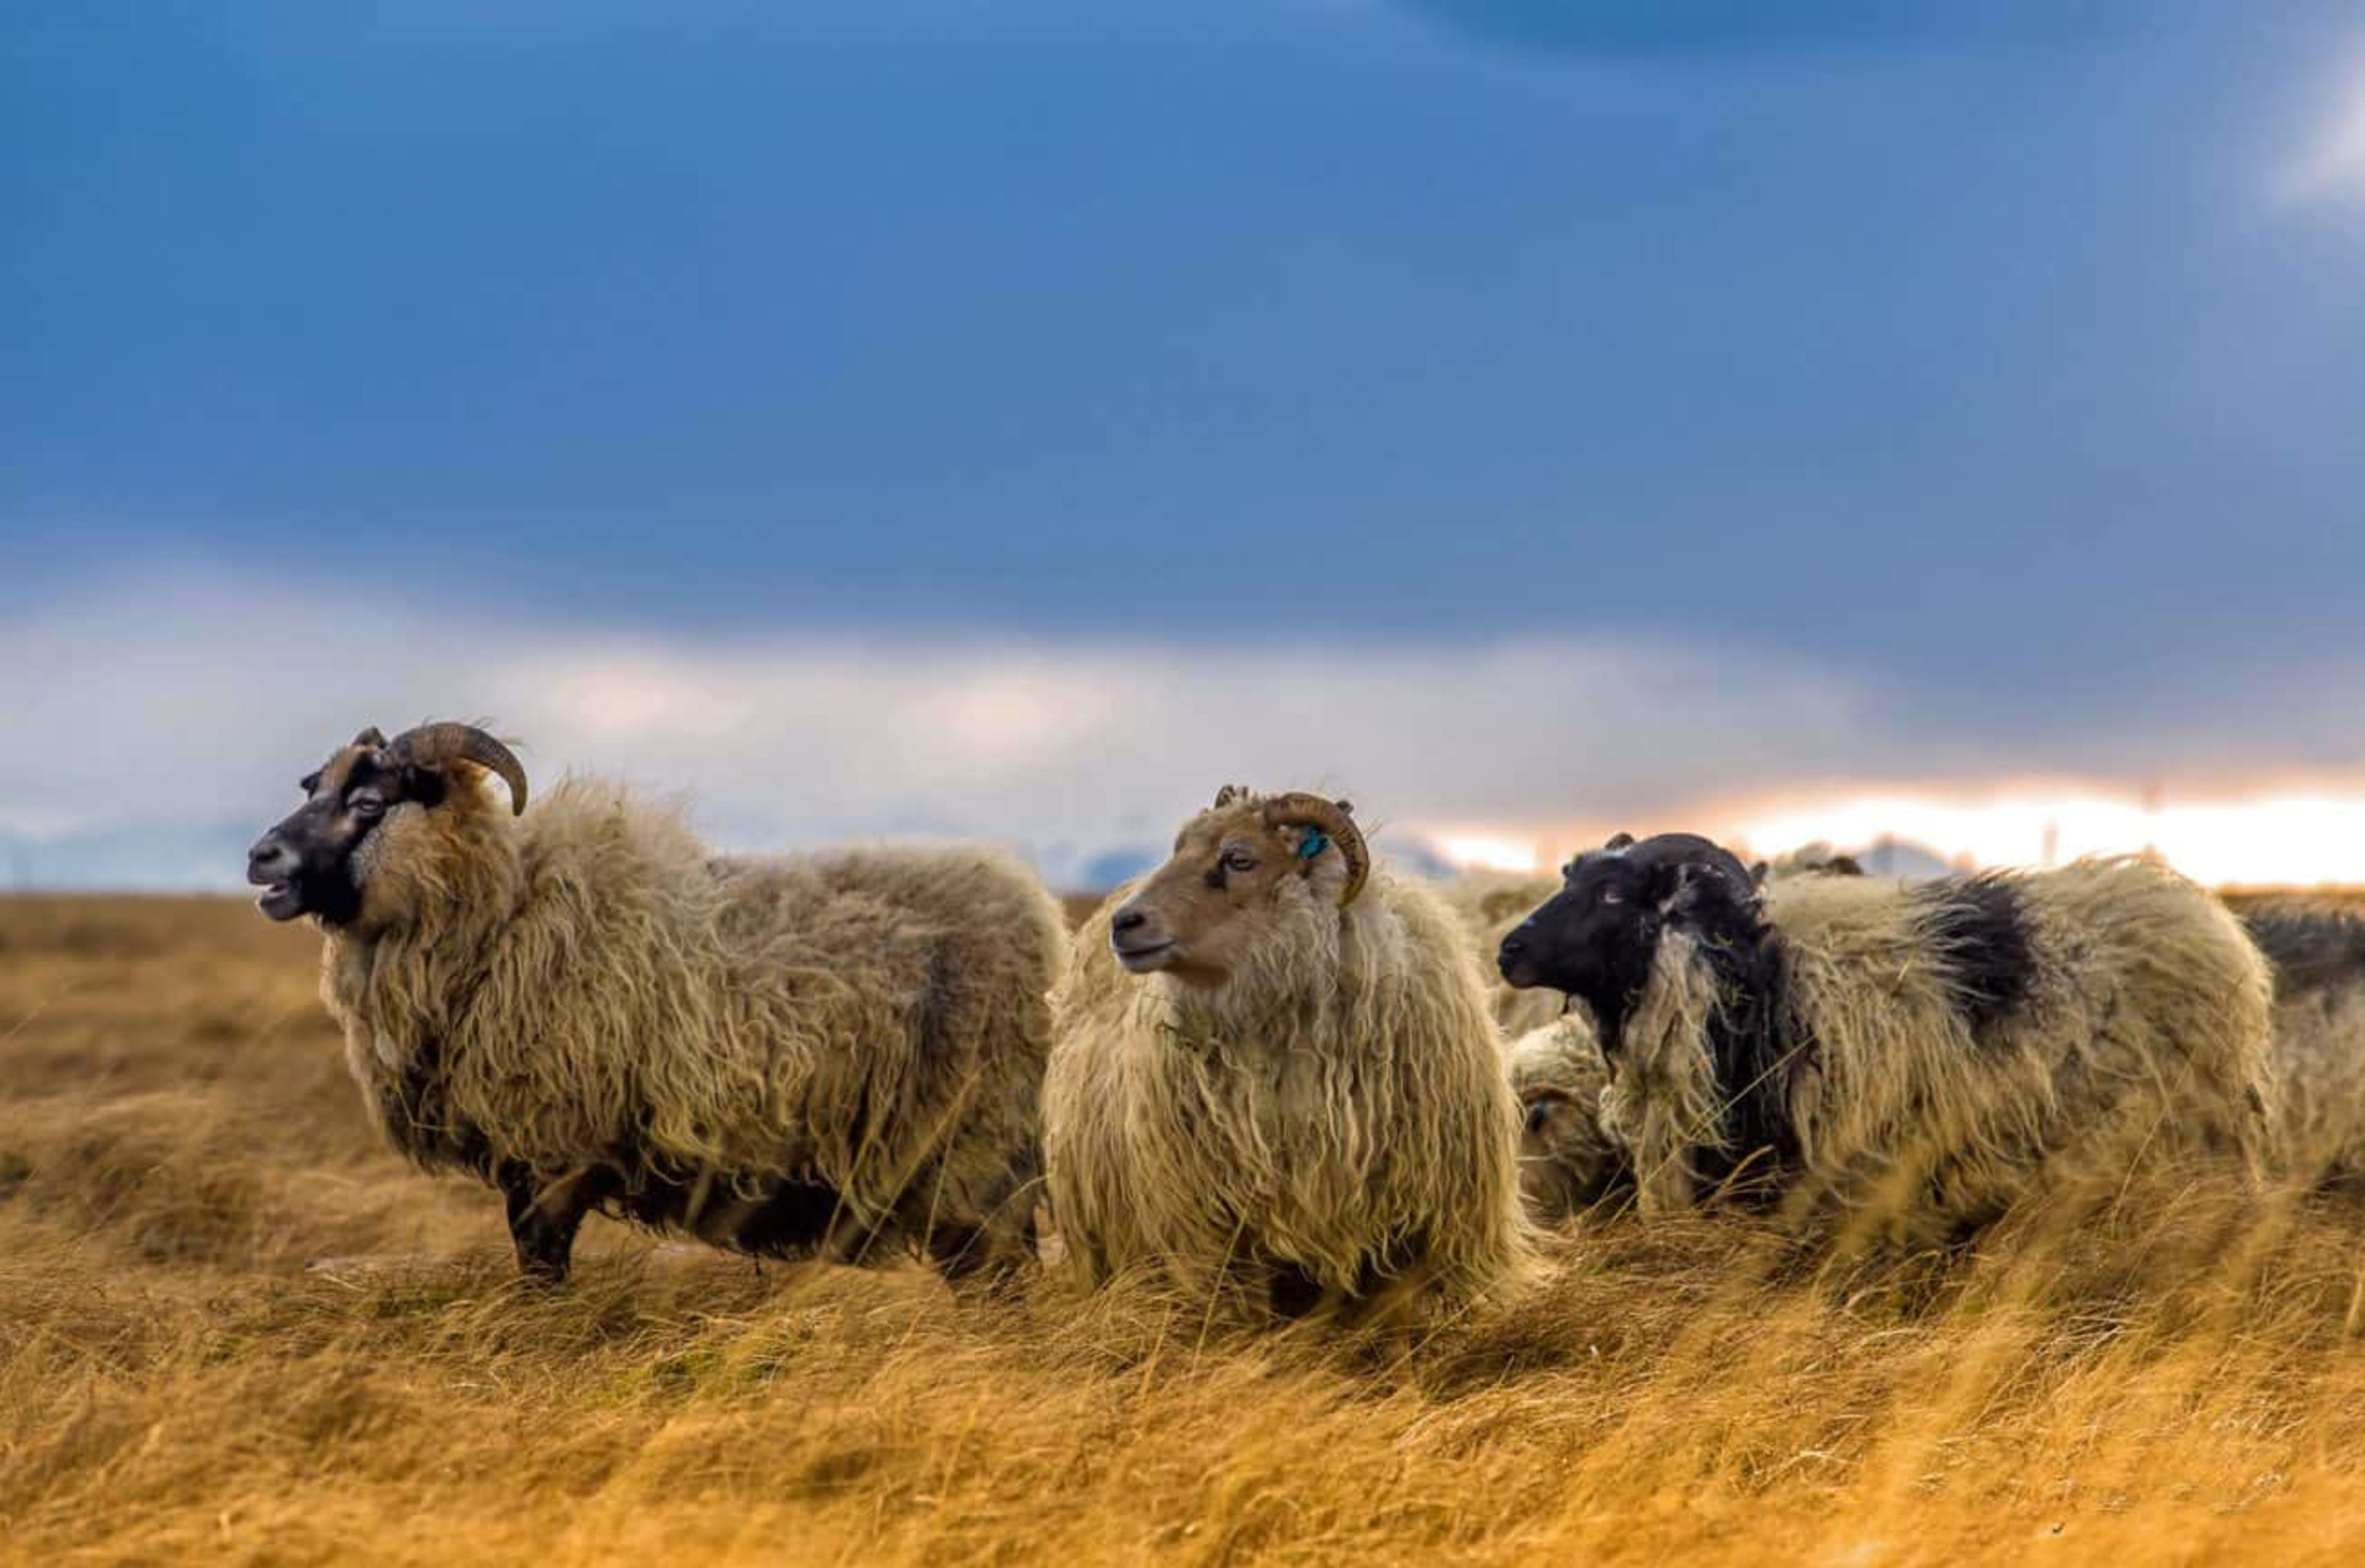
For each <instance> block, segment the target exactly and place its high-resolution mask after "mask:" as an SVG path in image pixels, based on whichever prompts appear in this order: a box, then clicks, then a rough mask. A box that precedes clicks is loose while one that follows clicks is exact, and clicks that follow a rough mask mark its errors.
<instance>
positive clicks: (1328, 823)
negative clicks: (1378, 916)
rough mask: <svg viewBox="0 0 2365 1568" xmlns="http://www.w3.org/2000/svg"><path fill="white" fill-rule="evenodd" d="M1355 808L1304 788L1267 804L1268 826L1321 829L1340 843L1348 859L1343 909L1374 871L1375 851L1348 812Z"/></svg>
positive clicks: (1352, 900)
mask: <svg viewBox="0 0 2365 1568" xmlns="http://www.w3.org/2000/svg"><path fill="white" fill-rule="evenodd" d="M1353 809H1354V808H1353V807H1351V806H1350V805H1348V803H1347V802H1346V801H1326V800H1324V799H1323V798H1322V797H1321V796H1319V795H1316V794H1310V793H1307V792H1306V791H1303V790H1301V791H1298V792H1296V793H1294V794H1288V795H1275V796H1274V797H1273V798H1272V800H1270V801H1266V802H1265V803H1264V822H1265V825H1266V826H1267V827H1312V828H1319V829H1321V830H1322V832H1324V833H1325V834H1328V835H1329V837H1330V840H1331V842H1332V843H1334V844H1336V845H1338V846H1339V856H1340V857H1342V858H1343V859H1345V861H1346V862H1347V886H1346V887H1345V889H1344V890H1341V891H1340V892H1339V908H1340V909H1344V908H1346V907H1347V906H1348V905H1349V904H1351V903H1353V902H1355V895H1356V894H1357V893H1360V892H1362V890H1363V882H1364V879H1366V878H1368V877H1370V875H1371V874H1372V852H1371V851H1370V850H1369V849H1367V848H1365V847H1364V845H1363V831H1362V829H1361V828H1359V827H1357V826H1356V825H1355V819H1354V818H1353V817H1352V816H1351V815H1350V814H1349V813H1350V812H1351V811H1352V810H1353Z"/></svg>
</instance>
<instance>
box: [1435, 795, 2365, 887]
mask: <svg viewBox="0 0 2365 1568" xmlns="http://www.w3.org/2000/svg"><path fill="white" fill-rule="evenodd" d="M1674 825H1676V824H1671V823H1663V824H1658V828H1659V830H1660V831H1665V830H1666V829H1668V828H1670V827H1672V826H1674ZM1686 825H1689V826H1691V827H1693V828H1694V829H1695V830H1696V831H1698V832H1702V833H1705V834H1708V835H1709V836H1710V837H1712V838H1715V839H1717V840H1718V841H1719V842H1721V843H1724V844H1727V845H1729V846H1732V847H1733V848H1734V849H1735V850H1737V851H1744V852H1746V853H1747V854H1748V855H1751V856H1775V855H1780V854H1783V853H1786V852H1788V851H1789V850H1793V849H1796V848H1799V847H1800V846H1804V845H1808V844H1813V843H1816V842H1818V841H1820V842H1822V843H1825V844H1828V845H1830V846H1833V848H1835V849H1840V850H1846V851H1862V850H1865V849H1867V848H1870V847H1872V846H1875V845H1877V844H1878V843H1879V842H1880V841H1881V840H1883V839H1896V840H1898V841H1900V843H1905V844H1910V845H1914V846H1920V847H1922V848H1924V849H1928V850H1930V851H1931V852H1932V853H1933V854H1935V855H1936V856H1938V857H1939V858H1941V859H1943V860H1945V861H1947V862H1949V863H1950V864H1964V863H1967V864H1970V865H1974V866H2024V867H2042V866H2046V865H2048V864H2050V865H2062V864H2066V863H2068V861H2071V860H2074V859H2077V858H2078V857H2080V856H2088V855H2133V854H2138V853H2141V852H2143V851H2145V850H2153V851H2156V852H2158V854H2159V855H2161V856H2163V857H2165V858H2166V859H2167V860H2168V862H2169V864H2170V865H2172V866H2174V867H2175V868H2177V869H2178V870H2180V871H2182V872H2183V873H2184V874H2185V875H2186V876H2189V877H2191V878H2192V879H2194V880H2195V881H2199V882H2203V883H2207V884H2209V885H2212V886H2229V885H2248V886H2284V887H2314V886H2317V885H2321V884H2340V885H2348V886H2357V885H2365V794H2355V795H2344V794H2337V793H2332V792H2329V791H2315V792H2296V791H2295V792H2292V793H2279V794H2273V795H2261V796H2256V797H2252V798H2249V799H2237V800H2225V801H2195V802H2191V803H2189V804H2166V805H2163V806H2161V807H2160V808H2158V810H2146V809H2145V807H2144V805H2143V803H2142V802H2141V801H2140V800H2138V799H2136V798H2135V797H2132V796H2121V795H2112V794H2108V793H2105V792H2103V791H2102V790H2082V791H2064V792H2062V793H2059V794H2044V793H2035V792H2027V793H2014V794H2009V795H1999V796H1991V797H1983V798H1947V797H1944V796H1937V795H1911V794H1905V793H1901V792H1885V793H1881V794H1875V795H1858V796H1846V797H1841V798H1837V799H1833V800H1831V801H1823V802H1820V803H1806V804H1800V803H1786V804H1784V805H1782V806H1780V807H1778V808H1775V809H1771V810H1765V809H1758V810H1754V811H1753V810H1750V809H1746V808H1744V809H1742V810H1738V811H1732V810H1726V811H1713V810H1712V811H1707V812H1702V813H1701V814H1700V815H1699V817H1698V819H1697V821H1696V822H1695V823H1690V824H1686ZM1637 831H1642V829H1639V828H1638V830H1637ZM1598 836H1599V835H1597V834H1581V835H1577V836H1576V838H1575V843H1579V844H1582V843H1589V842H1593V841H1595V840H1596V839H1597V837H1598ZM1431 842H1432V843H1433V844H1435V846H1437V849H1438V851H1439V853H1440V854H1441V855H1443V856H1444V857H1446V858H1447V859H1449V860H1452V862H1453V863H1454V864H1455V865H1456V866H1458V867H1460V868H1463V870H1468V871H1513V872H1522V873H1529V872H1534V871H1537V870H1539V869H1541V868H1542V867H1543V866H1544V865H1545V864H1546V863H1547V862H1548V861H1549V860H1551V859H1553V858H1556V856H1555V855H1552V854H1548V853H1546V847H1547V846H1543V845H1540V844H1538V843H1536V842H1535V841H1533V840H1531V839H1527V838H1522V837H1519V835H1518V834H1514V833H1511V832H1508V831H1504V830H1494V831H1481V830H1476V829H1472V830H1467V831H1454V832H1440V833H1438V834H1434V835H1433V837H1432V839H1431Z"/></svg>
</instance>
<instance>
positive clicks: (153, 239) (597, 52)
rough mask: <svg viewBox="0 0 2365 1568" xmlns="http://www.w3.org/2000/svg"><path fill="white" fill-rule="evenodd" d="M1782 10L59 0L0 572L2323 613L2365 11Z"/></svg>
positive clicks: (1313, 615)
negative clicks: (2338, 173)
mask: <svg viewBox="0 0 2365 1568" xmlns="http://www.w3.org/2000/svg"><path fill="white" fill-rule="evenodd" d="M1767 9H1768V8H1767V7H1765V6H1756V5H1752V4H1744V3H1743V0H1656V3H1651V4H1645V3H1644V0H1602V3H1600V4H1595V5H1583V4H1575V3H1571V4H1567V5H1561V6H1552V5H1543V4H1519V3H1517V0H1509V3H1505V0H1407V3H1405V4H1401V5H1388V4H1381V3H1377V0H1372V3H1363V4H1357V3H1352V0H1328V3H1325V0H1256V3H1250V0H1192V3H1190V4H1188V5H1181V4H1176V5H1153V4H1149V3H1148V0H1142V3H1138V4H1127V5H1124V6H1111V5H1107V4H1104V3H1099V0H1093V3H1085V0H1075V3H1031V0H1010V3H1002V4H994V5H983V4H950V3H947V4H936V5H921V4H904V3H878V0H871V3H866V4H865V5H862V6H843V7H827V8H824V7H820V6H759V5H755V4H744V5H743V4H690V5H675V6H665V7H657V6H645V7H640V6H622V5H613V4H588V5H571V6H559V5H555V4H551V5H521V6H506V7H483V6H474V5H463V4H458V3H456V0H450V3H428V4H413V5H407V6H394V7H384V8H380V9H379V10H378V11H377V13H376V14H375V16H374V17H371V18H370V19H369V20H367V21H365V22H364V21H361V20H357V19H356V18H355V17H354V15H353V13H351V12H348V11H346V10H345V9H343V8H341V7H323V6H314V5H309V4H289V5H253V4H249V5H235V4H232V5H224V6H113V5H90V6H51V7H42V8H40V9H39V12H37V13H30V14H27V15H22V16H18V17H13V18H12V20H11V23H10V26H9V28H8V29H7V31H6V37H5V39H0V59H5V62H6V63H5V67H0V71H5V74H0V132H5V136H6V144H7V145H8V146H9V147H10V148H12V149H13V150H15V151H14V153H13V155H12V156H11V157H10V158H9V159H8V160H7V161H6V167H5V170H0V210H5V211H6V213H7V214H8V215H9V218H8V223H7V233H6V240H5V241H0V343H6V345H7V347H6V351H5V357H0V537H6V539H8V540H9V541H10V542H11V543H10V545H9V547H8V550H7V554H8V555H9V557H11V558H12V560H13V561H14V562H15V563H16V564H17V566H18V567H19V568H20V569H18V570H17V571H15V572H13V573H12V574H10V575H11V576H12V577H13V578H14V583H13V586H12V587H10V588H0V598H5V599H6V600H8V601H10V602H15V603H19V604H21V603H22V602H24V600H25V599H28V598H29V597H39V596H42V595H47V594H53V593H61V592H64V591H67V589H68V588H70V587H71V586H72V585H74V584H77V583H81V582H85V581H87V580H89V579H90V578H92V577H94V576H96V575H104V574H106V573H107V572H109V571H113V570H116V569H118V568H119V567H120V566H122V565H123V564H124V563H126V562H132V563H141V564H153V563H163V564H167V565H171V564H193V565H196V566H204V567H207V568H208V569H219V570H220V571H222V572H227V573H230V574H232V575H233V576H235V577H240V578H241V579H243V580H245V581H247V582H248V583H250V584H251V585H253V586H254V588H256V590H257V591H258V592H259V593H261V594H263V596H265V597H266V599H267V595H268V593H269V592H270V591H271V589H270V588H269V587H268V585H269V584H271V583H273V582H275V581H283V582H289V583H293V584H296V585H298V586H299V587H300V585H302V584H304V583H307V582H310V581H316V580H318V579H319V578H321V577H331V578H340V579H344V580H346V581H349V582H353V583H364V584H368V585H371V586H372V587H373V588H377V587H379V586H380V585H383V589H384V591H386V592H387V593H388V594H389V595H396V596H401V597H405V598H409V599H417V598H420V597H422V596H432V594H433V593H434V592H436V591H440V590H442V589H443V588H445V587H447V586H448V585H450V584H453V583H459V582H475V583H476V584H478V585H480V587H479V591H482V590H481V585H483V584H485V583H487V582H490V583H493V584H496V585H498V592H499V595H500V596H501V597H503V598H504V599H509V600H510V601H512V602H515V603H518V604H520V605H521V606H524V607H527V608H529V609H530V610H532V612H534V613H536V614H538V615H542V616H544V617H546V618H547V617H555V618H561V619H566V620H569V621H579V622H597V623H602V624H618V623H628V624H631V625H633V626H635V627H643V628H647V629H649V630H650V631H651V632H652V633H655V634H660V635H662V634H666V633H671V632H675V631H678V630H681V629H684V628H693V629H700V630H715V629H723V630H734V631H744V632H749V633H755V632H761V631H765V630H768V629H774V628H779V627H782V626H794V627H798V628H805V629H810V628H814V627H853V628H858V629H866V630H869V631H872V632H880V631H884V632H886V633H896V632H898V631H899V630H901V629H905V628H908V629H910V630H911V632H912V633H913V634H919V633H925V632H930V631H934V630H936V629H940V628H943V627H946V626H947V625H951V626H957V627H958V628H960V629H961V630H963V631H964V632H970V633H993V632H998V631H1011V630H1017V631H1023V632H1026V633H1038V634H1040V633H1048V634H1054V635H1058V634H1071V635H1074V636H1078V637H1085V636H1092V635H1103V634H1107V633H1125V634H1128V635H1141V636H1146V637H1153V638H1169V639H1180V640H1192V639H1211V640H1218V641H1222V642H1225V643H1227V644H1239V643H1241V642H1243V641H1247V642H1254V641H1256V640H1258V639H1261V638H1287V639H1305V638H1314V639H1321V638H1342V639H1366V638H1371V637H1379V638H1384V639H1390V640H1396V641H1407V642H1412V643H1425V642H1432V641H1433V642H1437V643H1440V644H1466V643H1469V642H1471V641H1473V640H1482V639H1488V638H1495V637H1502V636H1514V635H1527V634H1541V633H1570V632H1580V633H1596V632H1602V633H1618V632H1621V631H1635V632H1648V633H1653V634H1656V635H1663V636H1664V635H1670V634H1672V635H1676V636H1679V637H1680V636H1687V635H1692V634H1695V633H1715V634H1717V635H1718V636H1720V637H1722V638H1727V639H1730V640H1732V642H1733V643H1735V644H1738V645H1742V646H1754V647H1760V648H1765V649H1770V650H1777V651H1779V652H1780V653H1782V654H1784V655H1792V656H1797V657H1799V658H1804V659H1809V660H1816V661H1827V662H1829V663H1831V664H1833V665H1835V666H1844V667H1847V668H1855V669H1866V670H1872V671H1877V672H1879V674H1880V675H1881V676H1882V677H1883V678H1888V679H1890V680H1893V681H1896V682H1898V683H1900V688H1901V689H1904V690H1906V691H1909V692H1911V693H1915V694H1918V695H1919V696H1921V697H1923V698H1926V700H1929V701H1930V702H1932V703H1933V704H1943V705H1947V706H1950V707H1954V708H1957V709H1961V710H1965V711H1978V712H1989V713H2009V714H2017V715H2019V716H2020V719H2021V722H2024V723H2025V724H2026V725H2027V726H2029V728H2030V729H2031V730H2032V731H2034V730H2042V729H2044V728H2046V726H2049V725H2060V724H2067V725H2075V724H2079V723H2084V722H2090V718H2091V716H2092V715H2093V714H2094V713H2096V712H2098V711H2102V710H2103V709H2105V708H2108V709H2110V710H2112V711H2117V712H2121V713H2124V712H2125V711H2129V710H2138V711H2139V710H2141V709H2142V708H2143V707H2144V706H2145V705H2146V704H2157V705H2162V706H2164V707H2165V706H2171V705H2172V706H2179V707H2181V706H2185V705H2189V704H2190V703H2191V702H2192V701H2195V700H2207V699H2208V698H2209V697H2210V696H2211V694H2212V693H2219V694H2222V695H2226V696H2228V697H2230V696H2231V695H2232V694H2235V693H2237V692H2241V691H2247V690H2252V689H2257V688H2258V686H2259V684H2260V683H2261V682H2268V683H2270V682H2272V681H2273V680H2275V679H2276V678H2278V675H2279V672H2281V671H2284V670H2287V669H2298V668H2301V667H2305V668H2307V669H2310V670H2320V669H2321V668H2322V667H2324V666H2326V665H2327V664H2331V665H2343V666H2345V665H2348V664H2350V663H2353V662H2355V661H2356V660H2357V658H2358V655H2359V652H2360V647H2359V642H2360V638H2365V631H2360V626H2365V618H2360V616H2359V590H2360V588H2365V526H2360V522H2361V521H2365V519H2360V507H2359V500H2360V498H2365V439H2360V429H2365V418H2360V415H2365V398H2360V397H2359V374H2358V367H2359V364H2360V363H2365V287H2360V286H2359V279H2360V268H2365V182H2360V183H2359V185H2358V186H2357V187H2355V188H2348V189H2340V188H2333V189H2325V188H2321V185H2320V183H2319V185H2315V186H2311V187H2310V188H2309V189H2307V190H2306V191H2305V192H2304V193H2302V194H2297V195H2294V194H2293V192H2292V188H2291V185H2292V181H2291V177H2290V175H2289V171H2290V170H2291V169H2292V167H2294V166H2295V164H2296V162H2299V161H2303V160H2304V159H2305V158H2306V156H2307V155H2308V149H2309V146H2310V145H2311V141H2312V140H2313V139H2316V138H2318V137H2320V136H2321V135H2323V134H2325V126H2326V122H2327V121H2328V120H2330V119H2332V118H2336V117H2337V114H2338V112H2339V111H2340V109H2341V99H2340V93H2341V90H2342V87H2343V82H2344V78H2343V77H2342V76H2341V74H2340V73H2339V69H2338V66H2339V62H2341V60H2342V59H2344V58H2346V57H2348V56H2353V54H2354V50H2355V48H2356V46H2357V45H2358V44H2359V42H2360V41H2365V19H2360V18H2359V17H2357V15H2356V14H2355V13H2354V12H2348V13H2346V15H2345V16H2344V8H2342V7H2339V6H2332V5H2323V6H2307V5H2287V6H2285V5H2259V6H2240V7H2236V6H2214V5H2202V4H2199V3H2197V0H2196V3H2191V4H2181V5H2180V4H2172V3H2163V4H2159V5H2148V6H2126V5H2118V4H2092V3H2090V4H2086V5H2083V6H2079V5H2075V4H2070V3H2068V0H2061V3H2058V4H2055V3H2050V0H2048V3H2047V4H2045V5H2037V4H2034V0H2003V3H2002V4H1999V5H1997V6H1992V7H1989V8H1985V9H1983V10H1981V11H1980V12H1979V14H1978V17H1979V19H1978V22H1977V23H1976V25H1973V24H1970V23H1967V22H1964V21H1962V20H1961V19H1960V16H1961V11H1962V8H1961V7H1959V6H1945V7H1915V6H1911V5H1907V6H1897V5H1886V4H1884V5H1872V4H1869V3H1867V0H1830V3H1827V4H1822V5H1814V4H1800V5H1794V6H1785V7H1782V8H1780V10H1779V13H1778V16H1779V17H1780V18H1781V19H1780V20H1779V22H1778V23H1777V24H1771V25H1769V24H1768V23H1766V22H1765V20H1763V17H1765V14H1766V12H1767ZM488 11H490V12H494V13H497V15H495V16H494V17H490V18H488V17H486V16H484V15H481V14H480V13H484V12H488ZM2333 718H2334V716H2331V715H2325V716H2322V718H2321V719H2320V720H2315V721H2312V720H2311V717H2310V716H2309V715H2306V714H2301V715H2297V716H2295V717H2294V720H2293V722H2292V735H2291V745H2292V747H2293V748H2294V749H2295V752H2296V753H2297V754H2300V755H2303V756H2317V757H2319V759H2320V758H2321V756H2349V757H2353V756H2355V755H2357V754H2358V753H2359V750H2360V749H2365V747H2360V745H2359V741H2360V731H2359V727H2358V722H2359V721H2358V719H2357V717H2356V716H2354V715H2350V714H2347V713H2343V714H2340V715H2338V716H2337V723H2336V722H2333Z"/></svg>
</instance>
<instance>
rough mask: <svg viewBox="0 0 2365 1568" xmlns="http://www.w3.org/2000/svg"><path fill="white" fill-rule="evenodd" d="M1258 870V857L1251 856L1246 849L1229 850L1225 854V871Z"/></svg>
mask: <svg viewBox="0 0 2365 1568" xmlns="http://www.w3.org/2000/svg"><path fill="white" fill-rule="evenodd" d="M1256 868H1257V857H1255V856H1253V855H1251V854H1250V853H1249V852H1248V851H1247V850H1245V849H1227V850H1226V851H1225V852H1224V869H1225V870H1227V871H1253V870H1255V869H1256Z"/></svg>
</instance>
